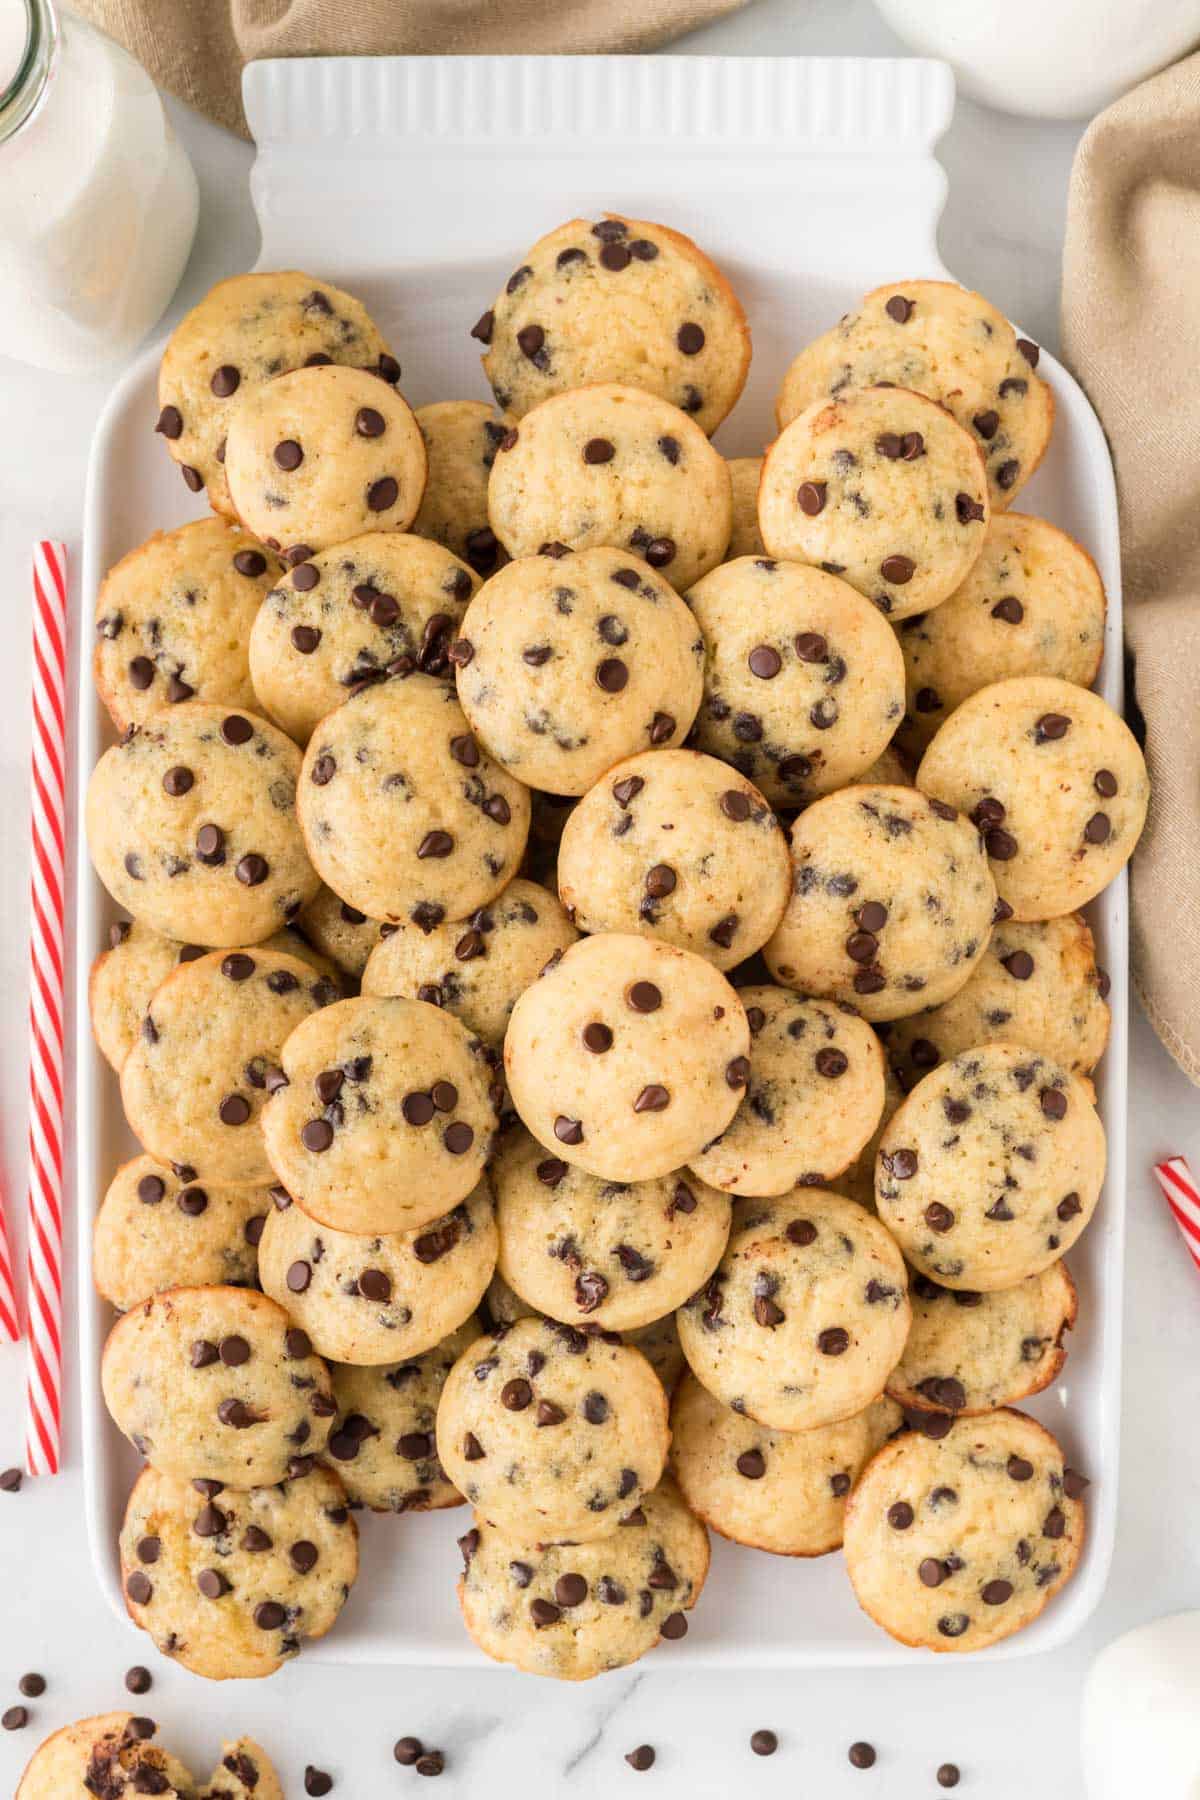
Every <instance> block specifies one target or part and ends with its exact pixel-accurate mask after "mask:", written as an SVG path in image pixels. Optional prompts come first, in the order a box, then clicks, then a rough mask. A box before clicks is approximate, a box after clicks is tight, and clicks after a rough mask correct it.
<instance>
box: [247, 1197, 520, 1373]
mask: <svg viewBox="0 0 1200 1800" xmlns="http://www.w3.org/2000/svg"><path fill="white" fill-rule="evenodd" d="M258 1254H259V1270H260V1274H261V1279H262V1285H263V1289H264V1291H265V1292H266V1293H268V1294H270V1295H271V1297H272V1299H273V1300H277V1301H278V1302H279V1304H280V1306H283V1307H286V1308H287V1310H288V1312H289V1313H290V1315H291V1317H292V1318H293V1319H294V1320H295V1322H296V1324H297V1325H301V1326H303V1328H304V1330H305V1331H306V1332H307V1333H308V1336H309V1337H310V1339H311V1340H312V1343H313V1346H314V1348H315V1349H316V1351H317V1354H318V1355H320V1356H324V1357H327V1358H328V1359H329V1360H330V1361H331V1362H338V1363H354V1364H363V1365H372V1364H379V1363H394V1362H398V1361H399V1360H400V1359H401V1358H402V1357H413V1356H419V1355H421V1353H422V1352H423V1351H425V1350H429V1349H431V1348H432V1347H433V1345H434V1344H436V1343H438V1342H439V1340H440V1339H441V1338H443V1337H445V1336H446V1335H447V1333H448V1332H451V1331H454V1330H456V1329H457V1328H458V1326H460V1325H461V1324H462V1321H463V1320H464V1319H465V1318H466V1317H467V1316H468V1314H470V1313H471V1312H473V1311H474V1309H475V1307H476V1306H478V1304H479V1302H480V1300H481V1299H482V1298H483V1295H484V1293H485V1291H486V1289H487V1284H488V1282H489V1281H490V1280H491V1278H492V1271H493V1269H494V1268H495V1266H496V1221H495V1216H494V1214H493V1211H492V1190H491V1187H490V1186H489V1184H488V1179H487V1177H486V1176H483V1177H481V1179H480V1181H479V1183H478V1185H477V1186H476V1187H475V1188H473V1189H472V1191H471V1193H470V1194H468V1196H467V1198H466V1199H465V1200H463V1201H461V1202H460V1203H459V1204H458V1205H457V1206H456V1207H454V1208H453V1210H452V1211H450V1212H448V1213H446V1214H445V1215H444V1216H443V1217H441V1218H438V1219H434V1220H432V1221H430V1222H429V1223H428V1224H424V1225H419V1226H417V1227H416V1228H415V1229H414V1230H412V1231H389V1232H380V1233H378V1234H377V1235H374V1236H367V1235H365V1234H356V1233H352V1232H348V1231H334V1230H333V1229H331V1227H330V1226H328V1225H320V1224H318V1223H317V1222H316V1221H315V1220H313V1219H310V1218H309V1216H308V1214H307V1213H306V1212H304V1211H303V1210H302V1209H301V1208H300V1207H299V1206H284V1207H272V1208H271V1210H270V1211H269V1213H268V1215H267V1218H266V1223H265V1226H264V1229H263V1234H262V1242H261V1244H260V1245H259V1253H258ZM464 1348H465V1346H464Z"/></svg>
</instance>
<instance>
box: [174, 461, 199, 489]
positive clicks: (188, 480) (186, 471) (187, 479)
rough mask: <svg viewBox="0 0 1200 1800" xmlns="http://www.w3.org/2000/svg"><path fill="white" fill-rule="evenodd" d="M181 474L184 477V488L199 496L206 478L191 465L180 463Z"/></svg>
mask: <svg viewBox="0 0 1200 1800" xmlns="http://www.w3.org/2000/svg"><path fill="white" fill-rule="evenodd" d="M179 473H180V474H181V475H182V476H183V485H184V487H186V488H190V489H191V491H192V493H193V494H198V493H199V492H200V489H201V488H202V487H203V486H204V477H203V475H202V474H201V473H200V471H199V469H194V468H193V467H192V465H191V464H190V463H180V465H179Z"/></svg>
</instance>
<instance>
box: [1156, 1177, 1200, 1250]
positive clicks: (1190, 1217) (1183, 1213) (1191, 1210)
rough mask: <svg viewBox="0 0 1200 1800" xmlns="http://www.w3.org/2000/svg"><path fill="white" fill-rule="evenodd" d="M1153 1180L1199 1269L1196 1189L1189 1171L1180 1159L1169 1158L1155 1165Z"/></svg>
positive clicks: (1199, 1194) (1198, 1193)
mask: <svg viewBox="0 0 1200 1800" xmlns="http://www.w3.org/2000/svg"><path fill="white" fill-rule="evenodd" d="M1154 1178H1155V1180H1156V1181H1157V1182H1158V1185H1159V1187H1160V1188H1161V1189H1162V1191H1163V1197H1164V1198H1165V1200H1166V1202H1167V1205H1168V1206H1169V1207H1170V1209H1171V1212H1172V1215H1173V1216H1174V1219H1175V1223H1176V1224H1177V1225H1178V1227H1179V1229H1180V1231H1181V1233H1182V1234H1183V1241H1184V1243H1185V1244H1186V1245H1187V1247H1188V1255H1189V1256H1190V1257H1191V1259H1192V1261H1193V1262H1194V1263H1195V1265H1196V1267H1197V1268H1198V1269H1200V1190H1198V1189H1197V1187H1196V1183H1195V1180H1194V1179H1193V1176H1192V1171H1191V1170H1190V1169H1189V1168H1188V1166H1187V1163H1186V1162H1185V1161H1184V1159H1183V1157H1182V1156H1172V1157H1169V1158H1168V1160H1167V1161H1166V1162H1160V1163H1155V1165H1154Z"/></svg>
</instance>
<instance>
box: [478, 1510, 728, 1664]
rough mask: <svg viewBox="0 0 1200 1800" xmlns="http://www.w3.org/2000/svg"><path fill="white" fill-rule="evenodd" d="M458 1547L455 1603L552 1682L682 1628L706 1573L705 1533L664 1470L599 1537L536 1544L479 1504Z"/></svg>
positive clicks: (491, 1648)
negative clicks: (491, 1519)
mask: <svg viewBox="0 0 1200 1800" xmlns="http://www.w3.org/2000/svg"><path fill="white" fill-rule="evenodd" d="M458 1547H459V1549H460V1550H461V1551H462V1557H463V1573H462V1577H461V1579H460V1581H459V1584H458V1598H459V1604H460V1605H461V1607H462V1612H463V1619H464V1620H465V1622H466V1627H467V1630H468V1631H469V1632H470V1634H471V1636H472V1637H473V1638H474V1640H475V1642H476V1643H477V1644H478V1645H479V1648H480V1649H481V1650H484V1651H486V1652H487V1654H488V1655H489V1656H491V1657H493V1658H494V1659H495V1660H496V1661H497V1662H507V1663H515V1664H516V1666H517V1668H519V1669H524V1670H525V1671H526V1672H527V1673H528V1674H531V1675H549V1676H552V1677H553V1678H554V1679H555V1680H558V1681H587V1680H589V1679H590V1678H591V1677H592V1676H593V1675H601V1674H603V1673H604V1672H605V1670H607V1669H621V1668H624V1667H625V1666H626V1665H627V1664H629V1663H631V1662H636V1661H637V1660H638V1658H639V1657H641V1656H644V1655H645V1654H646V1652H647V1650H652V1649H653V1648H654V1646H655V1644H657V1643H658V1642H659V1641H660V1639H665V1640H666V1641H667V1642H668V1643H674V1642H676V1641H677V1640H678V1639H679V1638H682V1637H686V1636H687V1629H688V1622H687V1614H688V1612H689V1611H690V1609H691V1608H692V1607H693V1606H694V1605H695V1604H696V1601H697V1600H698V1599H699V1597H700V1591H701V1589H702V1588H703V1586H704V1581H705V1577H706V1576H707V1574H708V1558H709V1552H708V1533H707V1532H706V1531H705V1529H704V1527H703V1525H702V1524H701V1523H700V1521H699V1519H697V1518H694V1517H693V1515H692V1514H691V1513H690V1512H689V1511H688V1509H687V1507H686V1506H685V1505H684V1504H683V1501H682V1500H681V1499H680V1496H679V1492H678V1489H677V1488H676V1486H675V1483H674V1482H673V1481H671V1480H670V1479H669V1478H667V1477H664V1479H663V1480H662V1481H661V1482H660V1483H659V1485H658V1487H656V1488H655V1490H654V1492H653V1493H650V1494H646V1495H644V1496H643V1498H642V1502H641V1504H640V1505H639V1506H637V1507H636V1508H635V1509H634V1511H633V1512H632V1513H630V1514H629V1515H628V1516H627V1517H626V1518H625V1519H623V1520H622V1522H621V1528H620V1529H619V1530H616V1531H613V1532H611V1533H610V1534H609V1536H607V1537H605V1538H602V1539H600V1540H599V1541H598V1542H597V1541H592V1540H589V1541H588V1542H587V1543H576V1544H563V1545H560V1546H556V1545H553V1544H539V1545H536V1546H534V1545H530V1544H528V1543H524V1542H522V1541H521V1540H520V1539H518V1538H514V1537H511V1536H509V1535H507V1534H506V1533H504V1531H503V1530H501V1529H499V1528H497V1527H496V1526H495V1525H492V1524H489V1523H488V1521H487V1520H486V1519H485V1518H483V1516H482V1515H481V1514H478V1513H477V1514H476V1515H475V1524H474V1526H473V1527H472V1529H471V1530H470V1531H468V1532H466V1533H465V1534H464V1536H462V1537H460V1538H459V1540H458Z"/></svg>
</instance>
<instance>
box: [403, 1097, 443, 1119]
mask: <svg viewBox="0 0 1200 1800" xmlns="http://www.w3.org/2000/svg"><path fill="white" fill-rule="evenodd" d="M436 1110H437V1109H436V1107H435V1106H434V1104H433V1100H432V1099H431V1097H430V1096H429V1095H428V1094H422V1093H412V1094H405V1096H404V1098H403V1100H402V1101H401V1102H400V1111H401V1112H402V1113H403V1115H404V1118H405V1120H406V1121H407V1123H408V1124H410V1125H428V1123H429V1121H430V1119H432V1117H433V1115H434V1113H435V1111H436Z"/></svg>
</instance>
